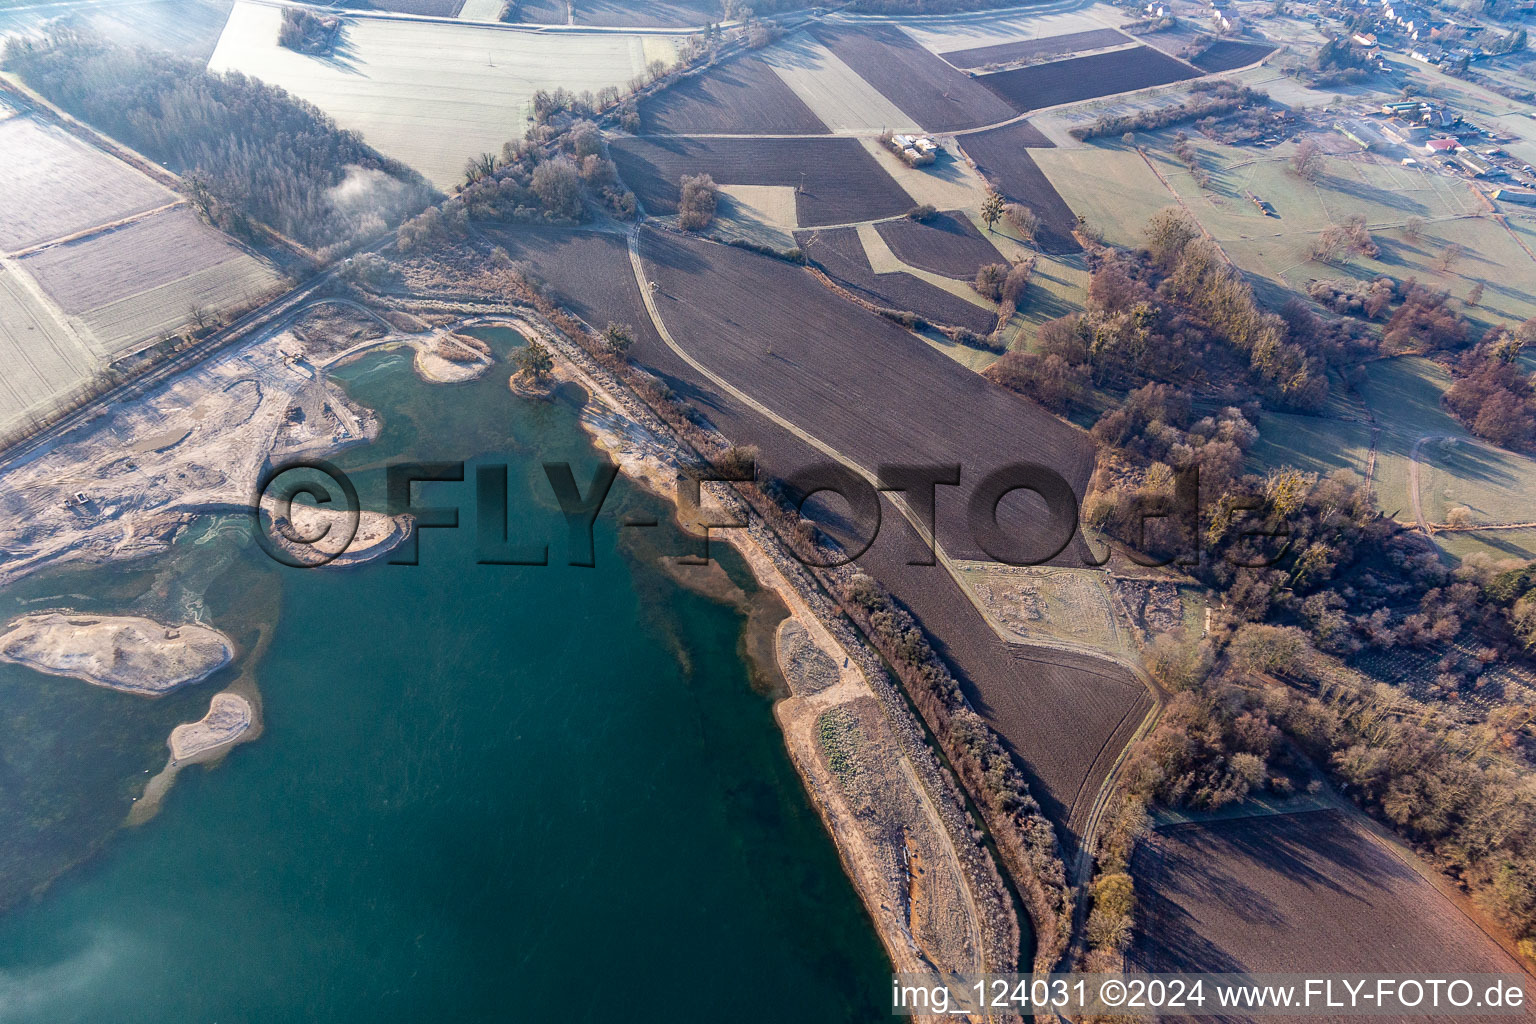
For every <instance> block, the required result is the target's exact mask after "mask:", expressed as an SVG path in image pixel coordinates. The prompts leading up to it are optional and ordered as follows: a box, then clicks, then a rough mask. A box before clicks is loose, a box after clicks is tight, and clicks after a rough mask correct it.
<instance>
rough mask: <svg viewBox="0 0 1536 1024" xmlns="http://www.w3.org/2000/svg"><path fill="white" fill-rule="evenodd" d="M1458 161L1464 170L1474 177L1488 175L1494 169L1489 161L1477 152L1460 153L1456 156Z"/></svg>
mask: <svg viewBox="0 0 1536 1024" xmlns="http://www.w3.org/2000/svg"><path fill="white" fill-rule="evenodd" d="M1456 162H1457V163H1458V164H1460V165H1461V169H1462V170H1464V171H1466V172H1467V173H1468V174H1470V175H1472V177H1474V178H1482V177H1486V176H1487V174H1488V172H1489V171H1491V170H1492V169H1493V168H1491V167H1490V166H1489V165H1488V162H1487V161H1485V160H1484V159H1483V158H1482V157H1480V156H1478V155H1477V154H1475V153H1465V152H1463V153H1459V154H1457V156H1456Z"/></svg>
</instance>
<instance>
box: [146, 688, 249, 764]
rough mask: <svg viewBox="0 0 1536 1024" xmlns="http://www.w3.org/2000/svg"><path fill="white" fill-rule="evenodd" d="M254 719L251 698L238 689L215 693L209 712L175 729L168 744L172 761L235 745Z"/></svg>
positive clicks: (179, 760)
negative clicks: (230, 691)
mask: <svg viewBox="0 0 1536 1024" xmlns="http://www.w3.org/2000/svg"><path fill="white" fill-rule="evenodd" d="M251 720H252V713H251V703H250V701H248V700H246V699H245V698H244V697H242V696H240V695H239V694H238V693H229V692H227V691H226V692H224V693H216V694H214V695H213V700H212V701H211V702H210V703H209V705H208V713H207V714H206V715H204V716H203V717H202V718H200V719H198V720H197V721H195V722H185V723H183V724H181V725H178V726H177V727H176V728H174V729H172V730H171V738H170V739H169V740H167V741H166V744H167V746H169V747H170V748H171V759H172V761H174V762H176V763H186V762H187V761H190V760H192V759H193V758H198V757H204V756H206V755H209V754H213V753H216V752H218V751H219V750H221V749H223V748H225V747H228V746H230V745H232V744H233V743H235V741H237V740H238V739H239V738H240V737H241V736H242V735H244V733H245V732H246V730H248V729H249V728H250V727H251Z"/></svg>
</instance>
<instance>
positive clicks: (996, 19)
mask: <svg viewBox="0 0 1536 1024" xmlns="http://www.w3.org/2000/svg"><path fill="white" fill-rule="evenodd" d="M892 20H893V21H894V23H895V24H897V25H899V26H900V28H901V30H902V31H903V32H905V33H906V34H907V35H909V36H911V37H912V38H913V39H915V40H917V42H918V43H919V44H921V45H922V46H925V47H927V48H928V49H929V50H931V51H933V52H934V53H937V54H941V55H948V54H953V53H959V52H964V51H965V50H979V49H982V48H983V47H987V46H1001V45H1004V44H1007V43H1014V42H1019V41H1022V40H1032V39H1049V38H1050V37H1052V36H1068V35H1074V34H1076V33H1080V32H1092V31H1096V30H1098V29H1103V28H1114V27H1116V26H1118V25H1120V24H1122V23H1124V22H1125V21H1127V20H1129V15H1128V14H1127V13H1126V12H1125V11H1123V10H1120V9H1118V8H1115V7H1111V6H1109V5H1108V4H1091V5H1089V6H1086V7H1080V8H1076V9H1073V10H1065V11H1053V12H1043V11H1040V10H1038V9H1037V10H1029V9H1020V8H1014V9H1012V10H1001V11H974V12H970V13H965V14H954V15H949V16H947V17H943V18H924V17H916V18H896V19H892ZM946 59H947V57H946Z"/></svg>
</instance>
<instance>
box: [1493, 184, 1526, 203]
mask: <svg viewBox="0 0 1536 1024" xmlns="http://www.w3.org/2000/svg"><path fill="white" fill-rule="evenodd" d="M1493 198H1495V199H1499V200H1502V201H1503V202H1506V203H1519V204H1520V205H1521V206H1536V192H1532V191H1531V190H1530V189H1528V188H1499V189H1494V190H1493Z"/></svg>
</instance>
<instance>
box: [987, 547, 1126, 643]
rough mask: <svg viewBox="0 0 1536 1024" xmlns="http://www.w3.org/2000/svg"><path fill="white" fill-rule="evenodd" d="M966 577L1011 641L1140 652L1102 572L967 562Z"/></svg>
mask: <svg viewBox="0 0 1536 1024" xmlns="http://www.w3.org/2000/svg"><path fill="white" fill-rule="evenodd" d="M960 574H961V576H962V578H963V579H964V581H965V586H966V587H967V588H969V589H970V590H971V591H972V593H973V594H975V595H976V597H977V600H978V602H979V603H980V605H981V606H982V607H983V608H985V609H986V613H987V616H988V618H989V619H991V620H992V621H993V623H994V624H995V626H996V627H997V628H998V629H999V631H1000V632H1002V634H1003V638H1004V639H1005V640H1013V641H1016V642H1018V643H1042V644H1046V645H1051V644H1061V643H1065V644H1070V645H1073V646H1076V647H1086V648H1092V649H1095V650H1101V651H1109V652H1112V653H1114V654H1119V655H1124V654H1131V653H1133V652H1134V649H1135V648H1134V643H1135V642H1134V640H1133V638H1132V637H1131V636H1130V634H1129V633H1128V631H1127V630H1125V629H1124V628H1122V626H1121V625H1120V623H1119V617H1118V616H1117V615H1116V614H1115V609H1114V603H1113V601H1112V600H1111V598H1110V593H1109V588H1108V582H1109V577H1108V576H1107V575H1105V574H1104V573H1102V572H1100V571H1098V570H1096V569H1063V568H1056V567H1047V566H1013V565H999V564H997V563H996V562H964V563H962V564H961V565H960Z"/></svg>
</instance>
